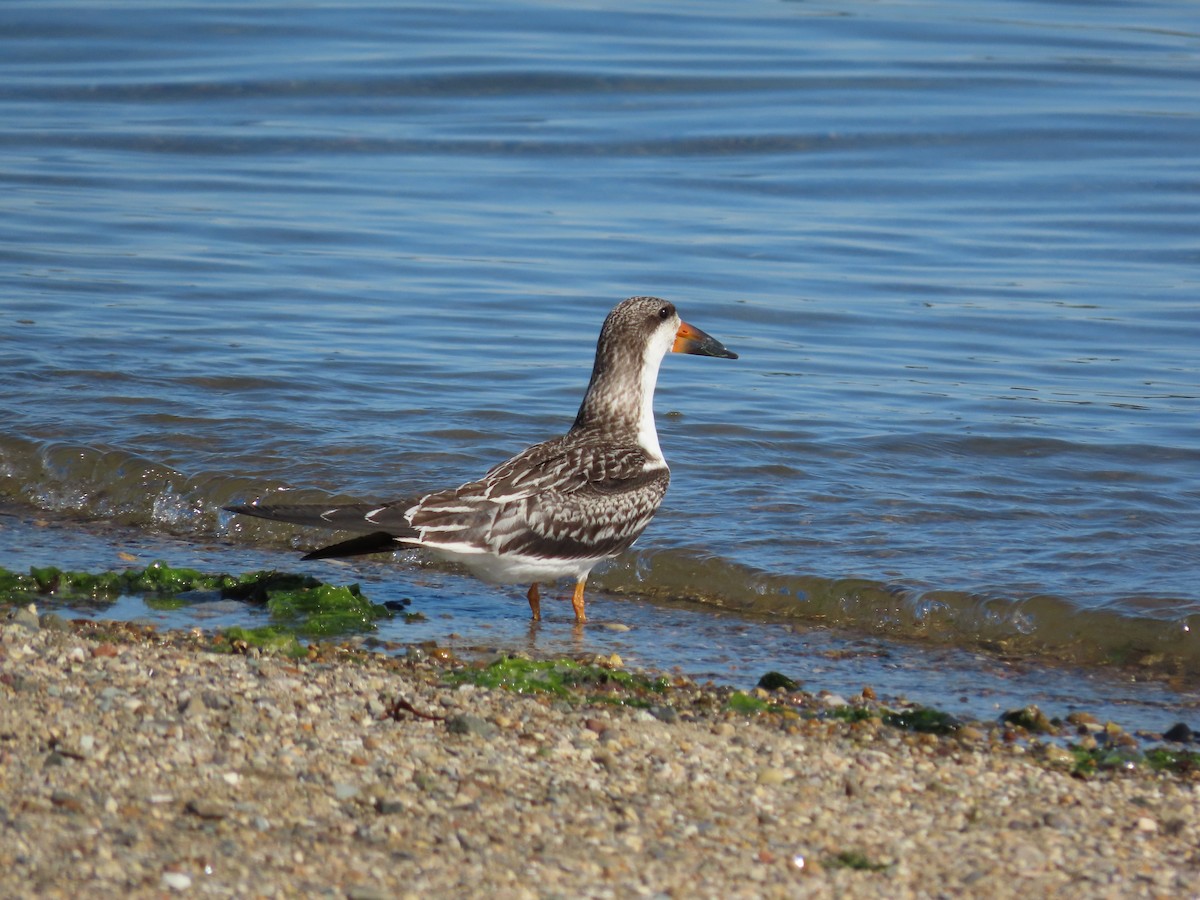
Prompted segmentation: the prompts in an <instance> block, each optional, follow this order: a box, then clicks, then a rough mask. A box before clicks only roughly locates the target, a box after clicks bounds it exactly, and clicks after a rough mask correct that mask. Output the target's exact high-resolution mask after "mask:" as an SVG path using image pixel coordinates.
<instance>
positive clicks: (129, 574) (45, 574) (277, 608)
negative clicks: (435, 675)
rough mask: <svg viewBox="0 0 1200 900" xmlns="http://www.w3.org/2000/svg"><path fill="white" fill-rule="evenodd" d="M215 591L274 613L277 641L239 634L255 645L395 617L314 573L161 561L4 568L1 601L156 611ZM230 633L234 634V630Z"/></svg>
mask: <svg viewBox="0 0 1200 900" xmlns="http://www.w3.org/2000/svg"><path fill="white" fill-rule="evenodd" d="M194 592H209V593H212V592H216V593H217V594H219V596H220V597H222V598H223V599H231V600H239V601H242V602H245V603H253V604H257V605H263V606H265V607H266V608H267V610H268V612H270V614H271V618H272V620H273V624H272V625H271V626H270V628H273V629H275V630H277V631H278V633H279V635H281V637H279V640H278V641H275V640H274V639H273V638H270V636H268V635H266V634H265V633H264V634H258V633H257V632H258V631H260V629H240V631H242V632H244V633H243V634H242V635H241V636H240V637H238V638H237V639H238V640H241V641H243V642H244V643H246V644H249V645H252V646H264V647H265V646H273V645H274V644H275V643H280V642H282V643H286V641H284V639H283V637H282V635H289V636H290V639H291V640H292V641H295V636H296V635H300V636H304V637H329V636H332V635H339V634H350V633H355V632H363V631H371V630H373V629H374V628H375V621H376V620H377V619H381V618H387V617H390V616H391V612H390V611H389V610H388V609H387V608H386V607H384V606H382V605H379V604H376V603H371V602H370V601H369V600H368V599H367V598H366V597H365V596H364V595H363V593H362V591H361V590H360V589H359V586H358V585H357V584H352V585H332V584H327V583H325V582H323V581H320V580H318V579H316V578H312V577H311V576H308V575H294V574H289V573H285V572H266V571H260V572H249V573H245V574H242V575H230V574H227V573H223V572H222V573H217V574H212V573H205V572H200V571H197V570H195V569H187V568H176V567H173V566H168V565H167V564H166V563H164V562H161V561H155V562H153V563H151V564H150V565H148V566H146V567H145V568H142V569H133V568H131V569H126V570H124V571H122V572H99V573H91V572H72V571H65V570H63V569H59V568H57V567H55V566H44V567H37V566H33V567H30V569H29V574H28V575H24V574H20V573H16V572H10V571H9V570H7V569H4V568H0V602H8V603H14V604H24V603H29V602H31V601H34V600H36V599H38V598H41V597H54V598H56V599H60V600H66V601H70V600H79V599H91V600H115V599H117V598H118V597H121V596H141V597H143V598H144V600H145V602H146V604H147V605H148V606H150V607H151V608H154V609H178V608H180V607H183V606H186V605H188V603H189V602H190V601H189V597H188V595H189V594H193V593H194ZM230 630H232V629H230Z"/></svg>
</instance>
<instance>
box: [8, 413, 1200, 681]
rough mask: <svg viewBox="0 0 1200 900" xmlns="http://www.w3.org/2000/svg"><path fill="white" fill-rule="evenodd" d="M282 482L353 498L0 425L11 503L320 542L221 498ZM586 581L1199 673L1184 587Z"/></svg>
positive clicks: (1018, 650)
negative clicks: (1098, 591)
mask: <svg viewBox="0 0 1200 900" xmlns="http://www.w3.org/2000/svg"><path fill="white" fill-rule="evenodd" d="M282 492H286V493H287V495H288V500H289V501H290V502H313V503H316V502H325V501H330V500H334V501H336V500H342V499H352V498H342V497H331V496H330V495H329V494H326V493H322V492H320V491H316V490H311V489H310V490H293V489H292V488H290V487H289V486H287V485H280V484H270V485H264V484H263V483H261V482H257V481H252V480H250V479H246V478H240V477H235V476H230V475H226V474H208V475H197V476H189V475H186V474H184V473H181V472H179V471H177V470H175V469H172V468H170V467H169V466H165V465H163V464H161V463H158V462H155V461H153V460H149V459H146V458H144V457H141V456H138V455H137V454H134V453H130V452H128V451H125V450H121V449H116V448H105V447H89V446H81V445H72V444H67V443H37V442H32V441H28V440H23V439H19V438H12V437H3V438H0V498H3V499H4V500H5V501H6V502H8V503H10V504H12V503H16V504H19V505H22V506H25V507H30V508H33V509H36V510H39V511H42V512H45V513H54V514H59V515H61V516H64V517H67V518H74V519H80V520H107V521H112V522H114V523H117V524H121V525H124V526H132V527H135V528H140V529H145V530H147V531H151V532H159V533H164V534H169V535H175V536H183V537H188V538H191V539H197V538H199V539H210V538H212V537H214V536H218V535H219V536H222V537H224V538H226V539H227V540H230V541H232V542H235V543H247V544H253V545H255V546H258V547H262V546H267V547H274V548H278V549H285V548H286V549H311V548H313V547H316V546H318V545H319V544H321V543H323V542H328V541H329V540H330V536H329V535H328V534H325V533H321V532H318V531H313V530H310V529H302V528H297V527H294V526H290V525H283V524H279V523H272V522H266V521H261V520H257V519H255V520H252V521H251V520H245V519H238V518H235V517H231V516H230V515H229V514H227V513H224V512H222V511H221V507H222V506H224V505H225V504H228V503H231V502H247V501H253V500H257V499H261V498H264V497H268V496H271V495H274V494H278V493H282ZM357 499H363V498H357ZM592 583H593V584H594V585H595V586H596V587H597V588H599V589H601V590H607V591H611V592H614V593H625V594H634V595H637V596H641V597H645V598H647V599H650V600H652V601H658V602H663V603H678V602H685V603H689V604H693V605H695V606H697V607H700V608H707V609H711V610H713V611H722V612H730V613H734V614H737V615H740V616H746V617H751V618H756V619H760V620H762V619H767V620H779V621H784V622H793V623H796V624H798V625H804V626H828V627H834V628H839V629H848V630H855V631H862V632H867V633H872V634H879V635H884V636H887V637H890V638H899V639H908V640H917V641H924V642H929V643H933V644H938V645H954V646H963V647H968V648H971V647H973V648H979V649H984V650H987V651H990V652H993V653H1000V654H1004V655H1012V656H1036V657H1054V658H1056V659H1059V660H1061V661H1067V662H1073V663H1077V664H1081V665H1091V666H1110V665H1119V666H1133V667H1137V668H1140V669H1142V670H1146V671H1149V672H1153V673H1156V674H1166V675H1195V674H1198V673H1200V639H1198V636H1200V611H1197V610H1196V608H1195V604H1194V603H1192V602H1190V601H1187V600H1183V599H1172V598H1157V597H1130V598H1128V599H1127V600H1124V601H1122V600H1117V601H1113V602H1109V603H1107V604H1105V605H1103V606H1100V607H1096V606H1090V607H1089V606H1085V604H1083V603H1081V602H1077V601H1073V600H1072V599H1071V598H1068V597H1061V596H1054V595H1050V594H1037V593H1030V594H1027V595H1016V594H1013V595H1006V594H1000V593H991V594H989V593H980V592H970V591H960V590H946V589H939V588H936V587H928V586H916V585H906V584H903V583H899V582H887V581H881V580H873V579H868V578H846V577H836V576H829V575H822V574H795V573H780V572H764V571H759V570H755V569H752V568H750V567H748V566H745V565H742V564H739V563H737V562H734V561H731V560H729V559H727V558H724V557H722V556H719V555H715V554H705V553H700V552H695V551H689V550H681V549H650V550H643V551H640V552H635V553H630V554H626V555H625V556H623V557H621V558H620V559H618V560H616V561H614V562H613V563H612V564H611V565H609V566H608V567H607V569H605V570H602V571H601V572H599V573H598V575H597V576H596V577H595V578H594V579H593V582H592Z"/></svg>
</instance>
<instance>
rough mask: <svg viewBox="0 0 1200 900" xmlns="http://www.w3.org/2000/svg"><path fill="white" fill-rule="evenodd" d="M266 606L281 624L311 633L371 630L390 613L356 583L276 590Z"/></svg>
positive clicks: (318, 634)
mask: <svg viewBox="0 0 1200 900" xmlns="http://www.w3.org/2000/svg"><path fill="white" fill-rule="evenodd" d="M267 609H268V610H270V612H271V617H272V618H273V619H275V620H276V621H277V622H278V623H279V624H281V625H287V626H290V627H292V628H293V629H295V631H296V632H297V633H299V634H303V635H306V636H308V637H329V636H330V635H336V634H346V633H349V632H355V631H370V630H372V629H373V628H374V627H375V620H376V619H378V618H381V617H385V616H389V615H391V613H389V612H388V610H387V608H386V607H384V606H381V605H379V604H376V603H372V602H371V601H369V600H368V599H367V598H366V597H364V596H363V593H362V591H361V590H360V589H359V587H358V585H357V584H351V585H333V584H320V585H317V586H316V587H304V588H298V589H295V590H282V591H274V592H272V593H271V594H269V596H268V597H267Z"/></svg>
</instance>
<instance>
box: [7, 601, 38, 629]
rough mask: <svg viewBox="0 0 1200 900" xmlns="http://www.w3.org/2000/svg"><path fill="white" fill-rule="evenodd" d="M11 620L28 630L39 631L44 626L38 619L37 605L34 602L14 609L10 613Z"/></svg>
mask: <svg viewBox="0 0 1200 900" xmlns="http://www.w3.org/2000/svg"><path fill="white" fill-rule="evenodd" d="M10 621H11V622H12V623H13V624H14V625H19V626H20V627H21V628H24V629H25V630H26V631H39V630H40V629H41V627H42V626H41V623H40V622H39V621H38V614H37V607H36V606H34V605H33V604H32V603H30V604H29V605H28V606H23V607H21V608H19V609H15V610H13V612H12V613H11V614H10Z"/></svg>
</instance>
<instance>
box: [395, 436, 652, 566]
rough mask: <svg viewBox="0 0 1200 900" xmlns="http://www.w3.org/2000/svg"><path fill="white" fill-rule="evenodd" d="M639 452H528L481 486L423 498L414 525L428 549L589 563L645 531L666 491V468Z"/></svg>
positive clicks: (601, 448) (594, 448)
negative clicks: (466, 547) (483, 551)
mask: <svg viewBox="0 0 1200 900" xmlns="http://www.w3.org/2000/svg"><path fill="white" fill-rule="evenodd" d="M646 463H647V460H646V456H645V454H644V453H643V452H642V451H641V450H640V449H639V448H637V447H614V446H612V445H608V444H603V443H594V442H588V441H579V440H571V439H570V436H567V437H564V438H558V439H555V440H552V441H547V442H546V443H544V444H537V445H535V446H533V447H530V448H529V449H528V450H526V451H524V452H523V453H520V454H518V455H517V456H515V457H513V458H512V459H510V460H508V461H507V462H504V463H501V464H500V465H498V466H496V467H495V468H494V469H492V470H491V471H490V472H488V473H487V475H485V476H484V477H483V478H481V479H480V480H479V481H472V482H468V483H467V484H464V485H462V486H461V487H459V488H456V489H454V490H450V491H440V492H438V493H435V494H430V495H429V496H427V497H424V498H422V499H421V501H420V503H418V504H417V506H416V507H415V508H414V509H413V511H412V526H413V527H414V528H415V529H417V531H418V532H420V534H421V540H420V543H422V544H424V545H426V546H429V547H439V546H441V547H446V548H448V549H449V548H453V547H461V546H463V545H470V546H474V547H478V548H486V549H487V550H490V551H492V552H496V553H516V554H520V555H526V556H534V557H556V558H568V559H575V558H578V559H588V558H599V557H603V556H611V555H613V554H616V553H619V552H620V551H622V550H624V549H625V548H626V547H628V546H629V545H630V544H632V543H633V542H634V541H635V540H636V539H637V537H638V535H640V534H641V533H642V531H643V530H645V528H646V526H647V525H648V524H649V523H650V519H651V518H652V517H653V516H654V513H655V511H656V510H657V509H658V505H659V503H660V502H661V501H662V498H663V495H664V494H665V493H666V490H667V483H668V482H669V480H670V473H669V472H668V471H667V468H666V466H665V465H658V466H651V467H650V468H647V465H646Z"/></svg>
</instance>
